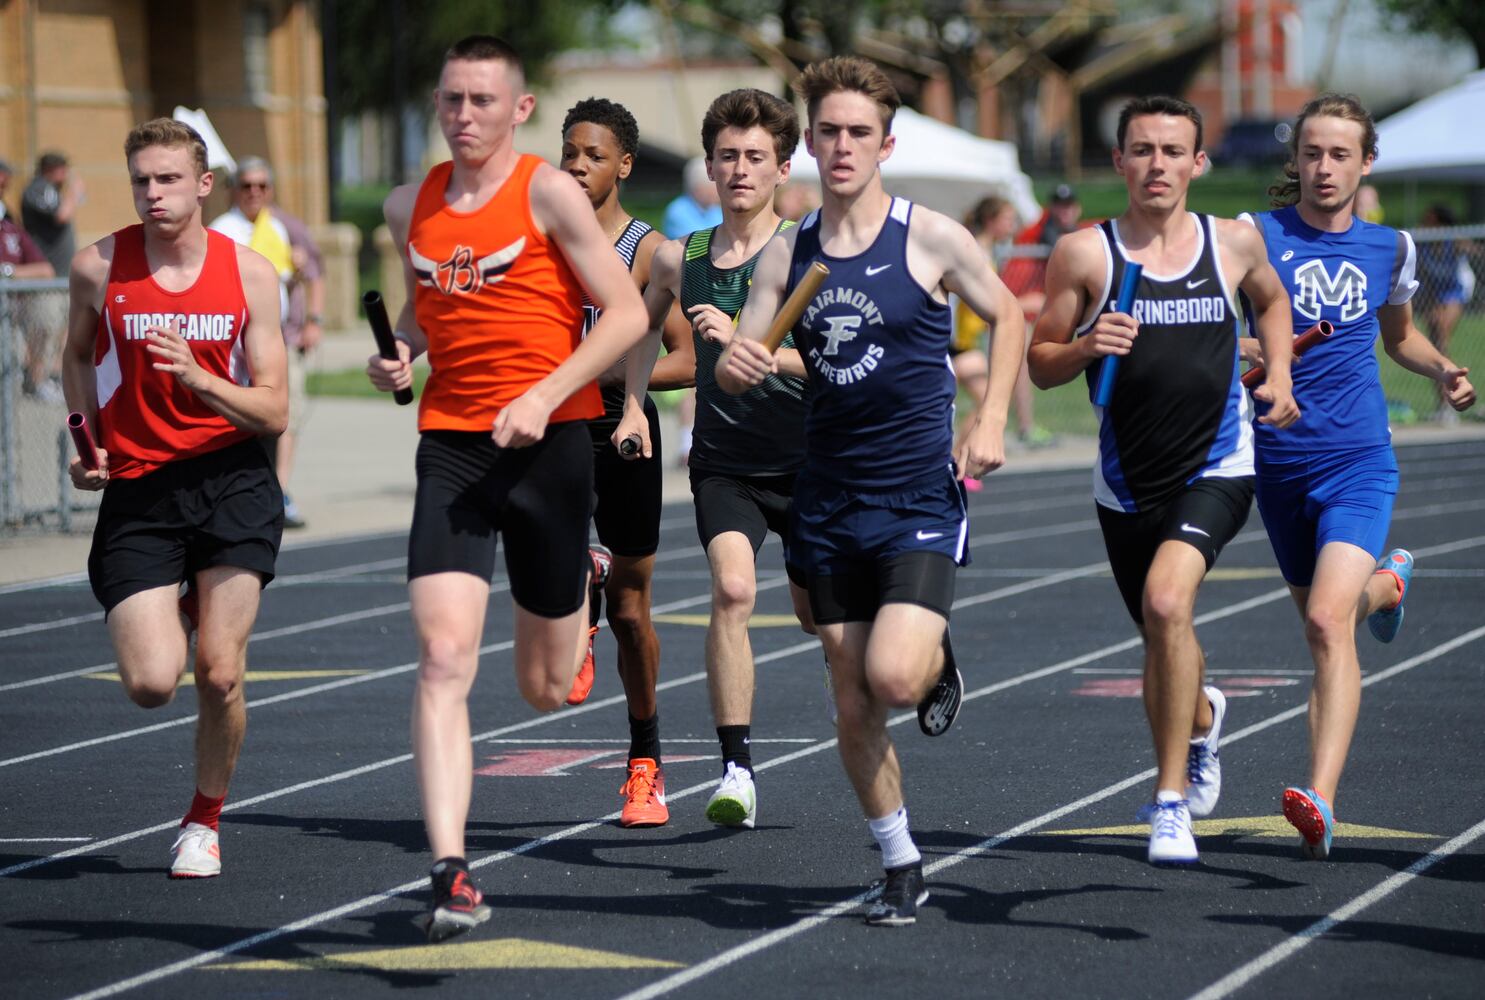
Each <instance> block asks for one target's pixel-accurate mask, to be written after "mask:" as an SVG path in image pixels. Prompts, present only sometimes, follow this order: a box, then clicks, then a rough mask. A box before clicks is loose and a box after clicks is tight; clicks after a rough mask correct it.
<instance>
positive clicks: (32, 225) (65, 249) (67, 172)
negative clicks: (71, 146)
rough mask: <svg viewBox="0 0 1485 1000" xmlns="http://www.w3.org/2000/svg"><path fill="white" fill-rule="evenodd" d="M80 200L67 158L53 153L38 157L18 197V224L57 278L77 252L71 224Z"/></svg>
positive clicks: (81, 194)
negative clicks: (31, 175)
mask: <svg viewBox="0 0 1485 1000" xmlns="http://www.w3.org/2000/svg"><path fill="white" fill-rule="evenodd" d="M84 197H85V195H84V191H83V182H82V178H81V177H78V176H76V175H75V174H73V173H72V169H71V167H69V166H68V165H67V157H65V156H63V155H62V154H61V153H55V152H51V153H42V154H41V157H40V158H39V159H38V160H37V161H36V176H35V177H33V178H31V183H30V184H27V185H26V190H25V191H24V192H23V193H22V194H21V223H22V224H23V225H24V226H25V227H26V232H28V233H30V234H31V238H32V239H33V240H35V241H36V245H37V246H39V247H40V248H41V252H42V253H44V254H46V259H47V260H49V261H50V262H51V265H52V270H53V271H55V272H56V274H57V276H58V277H66V276H67V269H68V268H69V267H71V266H72V255H73V254H74V253H76V252H77V238H76V236H75V235H74V234H73V231H72V220H73V218H74V217H75V216H76V215H77V210H78V208H79V207H80V206H81V205H82V203H83V199H84ZM63 322H65V320H64V321H63Z"/></svg>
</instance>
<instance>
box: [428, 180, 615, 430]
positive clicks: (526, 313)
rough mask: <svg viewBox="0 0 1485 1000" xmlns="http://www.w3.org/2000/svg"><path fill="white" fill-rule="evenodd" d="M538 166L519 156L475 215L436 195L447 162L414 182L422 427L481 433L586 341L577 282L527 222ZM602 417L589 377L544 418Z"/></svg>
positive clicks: (444, 187) (442, 189)
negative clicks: (423, 367) (425, 375)
mask: <svg viewBox="0 0 1485 1000" xmlns="http://www.w3.org/2000/svg"><path fill="white" fill-rule="evenodd" d="M542 162H543V161H542V159H541V157H539V156H532V155H530V154H527V155H524V156H522V157H521V158H520V159H519V160H518V161H517V162H516V167H515V169H514V170H513V171H511V175H510V177H509V178H507V179H506V181H505V183H504V184H502V185H501V186H500V190H499V191H497V192H495V195H494V197H492V198H491V199H490V200H489V201H488V202H486V203H485V204H484V205H482V206H481V207H479V208H477V209H475V210H474V211H473V212H456V211H454V210H453V209H451V208H449V206H448V204H447V203H446V202H445V201H444V192H445V191H446V190H447V189H448V183H449V177H450V175H451V174H452V172H453V164H451V163H440V164H439V165H438V166H436V167H434V168H433V169H432V170H431V171H429V173H428V178H427V179H426V180H425V181H423V185H422V187H421V188H419V189H418V198H417V202H416V203H415V204H414V206H413V214H412V220H411V223H410V224H409V226H408V233H407V255H408V259H409V260H410V261H411V262H412V267H413V272H414V273H415V274H416V275H417V279H418V283H417V286H416V287H415V289H414V291H413V309H414V311H415V313H416V315H417V319H418V326H419V328H421V329H422V331H423V333H424V334H425V335H426V336H427V338H428V363H429V365H430V366H431V367H432V369H433V371H432V374H431V375H430V376H429V379H428V384H427V386H426V387H425V388H424V390H423V400H422V403H421V406H420V409H419V411H418V429H419V430H422V431H429V430H456V431H489V430H490V427H491V425H492V424H493V423H494V421H495V417H496V416H497V415H498V414H499V413H500V411H501V410H502V409H504V408H505V407H506V406H508V405H510V403H511V402H512V401H513V400H515V398H516V397H517V396H519V395H521V394H522V393H523V392H525V391H526V390H527V389H529V388H531V387H532V386H533V385H535V384H536V383H538V382H540V381H541V380H542V379H544V378H546V377H547V376H548V375H550V374H551V373H552V371H553V370H555V369H556V367H557V366H558V365H560V364H561V363H562V362H563V361H565V360H567V358H568V357H569V356H570V355H571V354H572V352H573V349H574V348H576V347H577V345H578V342H579V341H580V340H581V338H582V328H583V290H582V286H581V285H580V284H579V283H578V280H577V277H576V276H575V275H574V274H573V273H572V268H570V267H569V266H568V264H567V261H566V259H565V258H564V257H563V256H562V253H561V251H560V250H558V248H557V247H556V246H555V245H554V244H551V243H549V242H548V241H547V238H546V237H545V236H544V235H542V233H541V231H540V230H538V229H537V228H536V223H535V221H533V220H532V218H531V197H530V189H531V177H532V174H534V173H535V172H536V169H537V168H538V167H540V166H541V165H542ZM602 413H603V401H602V398H601V397H600V396H599V393H598V384H597V383H596V382H590V383H589V384H588V385H586V386H583V387H582V388H581V389H579V390H578V391H577V392H575V393H573V394H572V395H571V396H570V397H568V399H566V400H565V401H563V402H562V403H561V404H560V405H558V407H557V408H556V409H555V410H553V411H552V415H551V419H552V420H553V421H558V420H590V419H592V418H594V417H597V416H600V415H601V414H602Z"/></svg>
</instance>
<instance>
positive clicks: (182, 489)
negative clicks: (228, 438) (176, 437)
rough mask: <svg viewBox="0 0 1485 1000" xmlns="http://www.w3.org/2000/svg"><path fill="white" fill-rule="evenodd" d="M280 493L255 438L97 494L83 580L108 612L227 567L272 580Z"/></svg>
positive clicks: (280, 522)
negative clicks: (147, 592)
mask: <svg viewBox="0 0 1485 1000" xmlns="http://www.w3.org/2000/svg"><path fill="white" fill-rule="evenodd" d="M283 531H284V495H283V492H282V491H281V490H280V489H279V485H278V477H277V476H275V475H274V474H273V469H272V468H271V467H270V465H269V462H268V455H267V454H266V453H265V452H264V450H263V445H262V444H260V443H259V442H258V441H257V440H256V439H254V440H249V441H239V442H238V443H236V444H232V445H228V446H227V447H225V448H222V449H220V450H218V451H211V452H207V453H206V454H205V455H197V456H194V457H192V458H183V459H180V460H179V461H175V462H168V463H166V464H165V465H163V466H161V467H160V468H158V469H156V470H155V471H153V472H149V473H146V474H145V475H143V476H139V477H138V478H135V479H111V480H109V482H108V485H107V486H106V487H105V488H104V490H103V502H102V504H101V505H100V506H99V508H98V524H97V527H95V528H94V529H93V549H92V551H91V552H90V553H89V555H88V581H89V582H90V583H91V584H92V586H93V594H94V596H95V597H97V598H98V603H99V604H102V605H103V611H104V613H105V614H106V613H108V612H110V611H112V610H113V609H114V608H115V607H117V606H118V604H119V602H120V601H122V600H124V598H126V597H131V596H133V595H134V594H137V593H140V592H141V591H145V590H153V589H155V588H156V587H168V586H171V585H174V584H179V583H181V582H182V581H184V580H189V579H193V578H194V577H195V575H196V574H197V573H198V572H200V571H201V570H203V569H208V568H210V567H213V566H234V567H237V568H240V569H245V570H250V571H252V572H254V573H257V574H258V576H259V578H260V579H261V580H262V583H263V586H265V587H266V586H268V581H270V580H272V579H273V573H274V561H275V559H276V558H277V557H278V545H279V540H280V538H281V537H282V536H283Z"/></svg>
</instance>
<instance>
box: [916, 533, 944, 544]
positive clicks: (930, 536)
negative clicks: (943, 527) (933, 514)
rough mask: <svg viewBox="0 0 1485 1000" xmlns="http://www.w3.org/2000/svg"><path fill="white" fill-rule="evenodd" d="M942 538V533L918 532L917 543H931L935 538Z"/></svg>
mask: <svg viewBox="0 0 1485 1000" xmlns="http://www.w3.org/2000/svg"><path fill="white" fill-rule="evenodd" d="M942 537H944V533H943V532H942V531H920V532H918V541H920V542H931V541H933V540H934V539H935V538H942Z"/></svg>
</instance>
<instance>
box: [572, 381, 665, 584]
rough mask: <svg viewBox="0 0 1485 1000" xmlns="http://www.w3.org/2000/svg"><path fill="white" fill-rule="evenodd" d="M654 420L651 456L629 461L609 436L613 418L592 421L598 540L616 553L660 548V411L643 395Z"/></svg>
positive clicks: (646, 552)
mask: <svg viewBox="0 0 1485 1000" xmlns="http://www.w3.org/2000/svg"><path fill="white" fill-rule="evenodd" d="M645 416H646V417H647V418H648V419H649V421H650V444H651V446H652V452H651V457H650V458H632V459H626V458H623V457H621V456H620V455H619V450H618V449H617V448H615V447H614V444H613V442H612V441H610V440H609V438H610V437H611V436H612V434H613V432H614V424H613V422H612V421H606V420H595V421H593V422H591V423H590V424H589V425H588V429H589V432H590V433H591V434H592V440H593V526H594V527H595V528H597V529H598V540H599V541H600V542H602V543H603V544H604V545H605V546H607V547H608V549H609V551H610V552H612V553H613V554H614V555H616V556H628V557H630V558H633V559H641V558H643V557H645V556H652V555H654V554H655V550H656V549H658V548H659V547H660V499H661V498H660V492H661V479H662V477H663V473H664V470H663V469H662V468H661V465H660V461H661V460H660V412H659V411H658V410H656V409H655V401H654V400H652V399H650V397H648V396H646V397H645Z"/></svg>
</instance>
